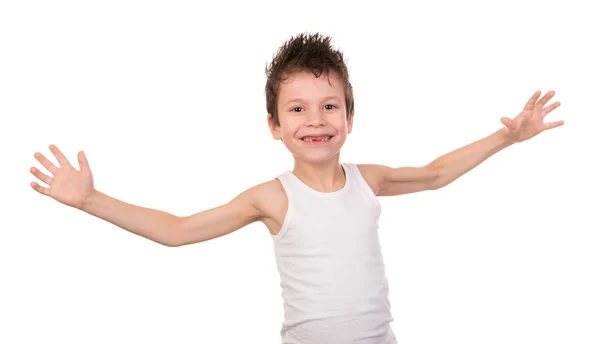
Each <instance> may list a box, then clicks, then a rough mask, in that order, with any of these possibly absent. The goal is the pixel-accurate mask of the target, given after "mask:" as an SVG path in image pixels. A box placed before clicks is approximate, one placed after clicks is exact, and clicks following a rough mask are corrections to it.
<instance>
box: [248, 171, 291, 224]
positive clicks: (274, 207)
mask: <svg viewBox="0 0 600 344" xmlns="http://www.w3.org/2000/svg"><path fill="white" fill-rule="evenodd" d="M255 188H256V192H255V195H254V202H255V207H256V208H257V209H258V210H259V211H260V214H261V216H260V218H259V221H261V222H262V223H264V224H265V226H266V227H267V228H268V229H269V232H270V233H271V234H272V235H275V234H277V233H278V232H279V230H280V229H281V226H282V225H283V221H284V220H285V216H286V214H287V209H288V198H287V195H286V193H285V190H284V188H283V185H281V182H280V181H279V180H278V179H272V180H269V181H266V182H264V183H261V184H258V185H256V186H255Z"/></svg>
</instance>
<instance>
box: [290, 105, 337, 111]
mask: <svg viewBox="0 0 600 344" xmlns="http://www.w3.org/2000/svg"><path fill="white" fill-rule="evenodd" d="M328 106H330V108H327V107H328ZM325 108H326V109H327V110H333V109H335V108H336V106H335V105H333V104H327V105H325ZM298 109H299V110H298ZM292 111H293V112H300V111H302V107H300V106H296V107H293V108H292Z"/></svg>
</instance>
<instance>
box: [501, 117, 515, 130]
mask: <svg viewBox="0 0 600 344" xmlns="http://www.w3.org/2000/svg"><path fill="white" fill-rule="evenodd" d="M500 122H502V124H504V125H505V126H507V127H508V129H513V130H514V129H515V128H516V125H515V121H514V120H512V119H510V118H508V117H502V118H500Z"/></svg>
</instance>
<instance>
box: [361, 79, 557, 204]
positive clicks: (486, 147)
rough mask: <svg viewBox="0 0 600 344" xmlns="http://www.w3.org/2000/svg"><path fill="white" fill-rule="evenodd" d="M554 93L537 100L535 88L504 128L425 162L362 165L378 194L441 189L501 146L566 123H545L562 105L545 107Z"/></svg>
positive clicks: (537, 92) (365, 174)
mask: <svg viewBox="0 0 600 344" xmlns="http://www.w3.org/2000/svg"><path fill="white" fill-rule="evenodd" d="M554 93H555V92H554V91H550V92H548V93H547V94H546V95H544V97H542V98H541V99H539V100H538V98H539V96H540V95H541V92H540V91H536V92H535V93H534V95H533V96H532V97H531V98H530V99H529V101H528V102H527V104H526V105H525V107H524V108H523V110H522V111H521V113H520V114H519V115H518V116H516V117H515V118H513V119H509V118H507V117H502V118H501V119H500V121H501V122H502V124H504V127H503V128H502V129H500V130H498V131H496V132H495V133H493V134H491V135H489V136H487V137H485V138H483V139H481V140H478V141H475V142H473V143H471V144H469V145H466V146H464V147H462V148H459V149H456V150H454V151H452V152H450V153H447V154H445V155H443V156H441V157H439V158H437V159H435V160H433V161H432V162H431V163H429V164H427V165H426V166H423V167H398V168H391V167H387V166H384V165H374V164H372V165H360V166H359V167H360V169H361V172H362V173H363V174H364V176H365V179H367V182H369V184H370V185H371V187H372V188H373V189H374V192H375V194H376V195H377V196H396V195H401V194H407V193H414V192H419V191H425V190H435V189H439V188H441V187H443V186H446V185H448V184H449V183H451V182H453V181H454V180H456V179H457V178H459V177H460V176H462V175H463V174H465V173H467V172H468V171H470V170H472V169H473V168H474V167H476V166H477V165H479V164H481V163H482V162H483V161H485V160H486V159H488V158H489V157H491V156H492V155H494V154H496V153H497V152H499V151H501V150H502V149H504V148H506V147H508V146H510V145H512V144H514V143H517V142H523V141H525V140H528V139H530V138H532V137H534V136H536V135H538V134H539V133H541V132H542V131H545V130H548V129H552V128H556V127H559V126H561V125H563V124H564V121H556V122H550V123H544V117H546V115H548V113H550V112H551V111H552V110H554V109H556V108H557V107H558V106H559V105H560V102H555V103H553V104H551V105H549V106H547V107H544V106H545V105H546V103H548V101H549V100H550V98H552V96H554Z"/></svg>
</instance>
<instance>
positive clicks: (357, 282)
mask: <svg viewBox="0 0 600 344" xmlns="http://www.w3.org/2000/svg"><path fill="white" fill-rule="evenodd" d="M266 72H267V84H266V88H265V91H266V102H267V112H268V125H269V128H270V130H271V134H272V135H273V138H274V139H275V140H281V141H282V142H283V144H284V145H285V147H286V148H287V149H288V150H289V151H290V153H292V155H293V156H294V168H293V171H289V170H288V171H286V172H283V173H280V174H279V175H277V176H276V178H274V179H273V180H269V181H266V182H264V183H261V184H258V185H255V186H252V187H250V188H248V189H247V190H245V191H243V192H242V193H240V194H239V195H238V196H237V197H235V198H234V199H232V200H231V201H230V202H228V203H227V204H224V205H221V206H218V207H215V208H212V209H208V210H205V211H202V212H199V213H197V214H194V215H191V216H187V217H177V216H174V215H172V214H169V213H165V212H162V211H158V210H154V209H148V208H143V207H139V206H135V205H132V204H128V203H125V202H122V201H119V200H117V199H114V198H112V197H110V196H108V195H106V194H103V193H102V192H100V191H97V190H96V189H95V188H94V185H93V178H92V173H91V170H90V166H89V164H88V161H87V159H86V157H85V155H84V153H83V152H80V153H79V155H78V160H79V164H80V166H81V171H77V170H75V169H74V168H73V167H72V166H71V164H70V163H69V162H68V161H67V159H66V158H65V156H64V155H63V154H62V153H61V152H60V151H59V150H58V148H57V147H55V146H54V145H50V150H51V151H52V153H53V154H54V156H55V157H56V158H57V160H58V162H59V165H60V167H56V166H55V165H54V164H53V163H52V162H50V161H49V160H47V159H46V158H45V157H44V156H43V155H42V154H41V153H36V154H35V155H34V156H35V158H36V159H37V160H38V161H39V162H40V163H41V164H42V165H43V166H44V167H45V168H46V169H47V170H48V171H49V172H50V173H51V174H52V177H49V176H47V175H45V174H43V173H42V172H40V171H39V170H37V169H36V168H35V167H32V168H31V172H32V173H33V175H34V176H36V177H37V178H39V179H40V180H41V181H42V182H44V183H46V184H47V185H49V188H46V187H42V186H40V185H38V184H37V183H35V182H32V183H31V186H32V187H33V189H34V190H36V191H38V192H39V193H41V194H43V195H46V196H50V197H52V198H54V199H55V200H57V201H59V202H61V203H64V204H66V205H68V206H72V207H75V208H78V209H81V210H83V211H85V212H87V213H89V214H91V215H94V216H96V217H99V218H101V219H103V220H106V221H108V222H110V223H112V224H114V225H116V226H119V227H121V228H123V229H125V230H128V231H130V232H132V233H135V234H137V235H140V236H143V237H145V238H148V239H150V240H153V241H155V242H158V243H161V244H163V245H167V246H182V245H189V244H193V243H198V242H202V241H207V240H211V239H214V238H217V237H220V236H223V235H226V234H229V233H231V232H233V231H236V230H238V229H240V228H242V227H244V226H246V225H248V224H250V223H253V222H256V221H260V222H262V223H264V224H265V226H266V227H267V228H268V230H269V232H270V234H271V236H272V239H273V243H274V251H275V255H276V261H277V268H278V270H279V273H280V277H281V287H282V297H283V300H284V311H285V317H284V320H283V324H282V328H281V336H282V343H286V344H292V343H304V344H308V343H310V344H312V343H328V344H332V343H373V344H375V343H377V344H388V343H390V344H391V343H396V340H395V336H394V333H393V331H392V329H391V327H390V323H391V322H392V321H393V318H392V315H391V314H390V304H389V301H388V282H387V278H386V273H385V269H384V263H383V259H382V253H381V247H380V243H379V237H378V219H379V214H380V204H379V201H378V199H377V196H394V195H401V194H407V193H413V192H419V191H424V190H434V189H439V188H441V187H443V186H445V185H447V184H448V183H450V182H452V181H454V180H455V179H457V178H458V177H460V176H461V175H463V174H464V173H466V172H467V171H469V170H471V169H472V168H474V167H475V166H477V165H479V164H480V163H481V162H483V161H484V160H486V159H487V158H489V157H490V156H492V155H493V154H495V153H496V152H498V151H500V150H501V149H503V148H506V147H508V146H510V145H512V144H514V143H516V142H522V141H525V140H527V139H530V138H532V137H534V136H536V135H537V134H539V133H540V132H542V131H544V130H546V129H550V128H555V127H558V126H560V125H562V124H563V121H558V122H553V123H544V122H543V120H544V117H545V116H546V115H547V114H548V113H549V112H551V111H552V110H554V109H555V108H557V107H558V106H559V105H560V104H559V103H558V102H555V103H554V104H552V105H549V106H547V107H545V105H546V103H547V102H548V101H549V100H550V98H552V96H553V95H554V92H552V91H550V92H548V93H547V94H546V95H545V96H544V97H542V98H541V99H539V97H540V92H539V91H538V92H535V94H534V95H533V96H532V97H531V98H530V99H529V101H528V102H527V104H526V105H525V107H524V109H523V110H522V112H521V113H520V114H519V115H518V116H516V117H515V118H514V119H509V118H506V117H503V118H502V119H501V122H502V123H503V124H504V126H503V127H502V128H501V129H499V130H498V131H496V132H495V133H493V134H491V135H489V136H488V137H486V138H484V139H481V140H479V141H476V142H474V143H472V144H470V145H467V146H465V147H463V148H461V149H457V150H455V151H453V152H451V153H448V154H446V155H444V156H442V157H440V158H438V159H436V160H434V161H433V162H431V163H430V164H428V165H426V166H423V167H399V168H392V167H387V166H383V165H376V164H358V165H357V164H353V163H340V161H339V157H340V150H341V148H342V146H343V145H344V142H345V140H346V136H347V135H348V134H350V133H351V132H352V124H353V115H354V98H353V92H352V87H351V84H350V81H349V76H348V70H347V68H346V64H345V61H344V59H343V55H342V53H341V52H339V51H337V50H334V49H333V48H332V46H331V39H330V38H329V37H324V36H322V35H320V34H318V33H317V34H300V35H298V36H296V37H292V38H291V39H290V40H289V41H287V42H285V44H284V45H283V46H282V47H281V48H280V50H279V51H278V53H277V55H276V56H275V57H274V59H273V61H272V62H271V64H270V65H269V66H267V70H266Z"/></svg>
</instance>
